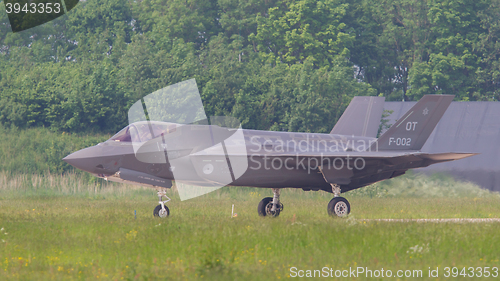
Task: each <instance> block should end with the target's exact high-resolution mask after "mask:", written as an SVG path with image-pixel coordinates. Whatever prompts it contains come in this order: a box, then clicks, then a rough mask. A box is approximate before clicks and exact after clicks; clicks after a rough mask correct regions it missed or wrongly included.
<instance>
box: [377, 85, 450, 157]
mask: <svg viewBox="0 0 500 281" xmlns="http://www.w3.org/2000/svg"><path fill="white" fill-rule="evenodd" d="M454 97H455V96H454V95H426V96H424V97H423V98H421V99H420V101H419V102H417V103H416V104H415V105H414V106H413V107H412V108H411V109H410V110H408V112H406V113H405V115H403V116H402V117H401V118H400V119H399V120H398V121H397V122H396V123H395V124H394V125H392V126H391V127H390V128H389V130H387V131H386V132H385V133H384V134H383V135H382V136H380V138H379V139H378V140H377V142H376V143H374V144H373V145H372V147H371V148H370V150H371V151H376V150H420V149H421V148H422V146H424V144H425V142H426V141H427V139H428V138H429V136H430V134H431V133H432V131H433V130H434V128H435V127H436V125H437V123H438V122H439V120H441V117H443V114H444V113H445V111H446V109H448V106H449V105H450V103H451V101H452V100H453V98H454Z"/></svg>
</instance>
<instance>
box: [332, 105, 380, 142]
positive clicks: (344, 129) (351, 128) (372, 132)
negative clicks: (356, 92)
mask: <svg viewBox="0 0 500 281" xmlns="http://www.w3.org/2000/svg"><path fill="white" fill-rule="evenodd" d="M384 101H385V98H384V97H354V98H353V99H352V100H351V103H349V106H347V108H346V110H345V111H344V113H343V114H342V116H341V117H340V119H339V121H338V122H337V124H335V127H333V129H332V131H331V132H330V134H337V135H348V136H351V135H353V136H361V137H372V138H375V137H377V132H378V128H379V125H380V119H381V118H382V112H383V111H384Z"/></svg>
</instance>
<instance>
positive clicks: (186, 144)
mask: <svg viewBox="0 0 500 281" xmlns="http://www.w3.org/2000/svg"><path fill="white" fill-rule="evenodd" d="M176 89H177V91H178V90H179V89H180V88H176ZM194 92H197V90H196V91H194ZM163 93H165V92H163ZM182 97H183V99H184V100H186V99H185V98H184V96H182ZM453 98H454V96H453V95H427V96H424V97H423V98H422V99H421V100H420V101H419V102H418V103H417V104H416V105H415V106H413V107H412V108H411V109H410V110H409V111H408V112H407V113H406V114H405V115H404V116H403V117H401V118H400V119H399V120H398V121H397V122H396V123H395V124H394V125H392V126H391V127H390V128H389V129H388V130H387V131H386V132H385V133H383V134H382V135H381V136H380V137H379V138H376V135H377V132H378V129H379V124H380V118H381V115H382V111H383V103H384V98H383V97H355V98H354V99H353V100H352V101H351V103H350V104H349V106H348V107H347V109H346V110H345V112H344V113H343V115H342V116H341V118H340V119H339V121H338V122H337V123H336V124H335V127H334V128H333V130H332V131H331V133H330V134H320V133H301V132H276V131H259V130H249V129H242V128H241V126H239V124H238V123H236V124H235V122H234V119H231V118H217V117H211V118H206V117H205V116H204V115H203V114H201V115H200V114H198V115H197V116H198V117H197V118H191V119H189V118H187V119H186V116H190V115H196V114H194V113H192V112H191V113H189V112H188V111H189V110H182V111H179V112H181V113H182V114H183V117H182V120H183V121H182V122H180V121H179V122H167V121H159V120H158V119H162V118H158V119H157V118H152V117H154V115H155V113H154V112H160V111H162V109H163V105H164V104H167V103H163V105H162V103H161V102H158V100H156V101H155V102H151V101H149V102H148V100H147V99H146V100H144V99H143V100H141V101H138V103H137V104H136V105H137V106H136V107H135V109H134V110H138V111H137V112H139V113H140V114H138V115H137V114H135V115H134V114H131V111H132V108H131V111H129V120H130V121H131V122H130V124H129V125H128V126H126V127H125V128H123V129H122V130H121V131H120V132H118V133H117V134H115V135H114V136H112V137H111V138H110V139H109V140H107V141H105V142H103V143H100V144H98V145H96V146H92V147H89V148H85V149H82V150H80V151H77V152H74V153H72V154H70V155H68V156H67V157H65V158H64V159H63V160H64V161H66V162H67V163H69V164H71V165H73V166H74V167H76V168H78V169H81V170H84V171H87V172H89V173H92V174H94V175H95V176H97V177H100V178H104V179H106V180H111V181H117V182H125V183H132V184H139V185H143V186H150V187H153V188H156V189H157V190H158V197H159V205H158V206H156V208H155V209H154V211H153V215H154V216H158V217H162V218H163V217H168V216H169V214H170V210H169V209H168V207H167V206H166V205H165V203H167V202H168V201H170V199H169V198H168V197H167V196H166V191H165V189H166V188H170V187H171V186H172V181H175V183H176V187H177V189H178V191H179V195H180V197H181V200H185V199H189V198H193V197H196V196H199V195H202V194H205V193H207V192H210V191H213V190H215V189H217V188H220V187H222V186H232V187H237V186H251V187H259V188H270V189H272V192H273V197H266V198H264V199H262V201H260V203H259V204H258V208H257V209H258V214H259V215H260V216H272V217H277V216H279V214H280V213H281V212H282V211H283V203H282V202H281V201H280V190H281V189H282V188H301V189H303V190H304V191H320V190H321V191H326V192H330V193H333V199H331V201H330V202H329V204H328V207H327V211H328V214H329V215H330V216H332V217H345V216H347V215H348V214H349V213H350V209H351V207H350V204H349V202H348V201H347V199H345V198H344V197H341V196H340V195H341V193H345V192H348V191H350V190H354V189H357V188H361V187H364V186H367V185H370V184H373V183H375V182H378V181H382V180H386V179H390V178H394V177H398V176H401V175H403V174H405V172H406V171H407V170H409V169H414V168H420V167H427V166H429V165H432V164H436V163H441V162H445V161H452V160H458V159H462V158H465V157H469V156H473V155H475V153H454V152H443V153H434V154H430V153H422V152H420V151H419V150H420V149H421V148H422V146H423V145H424V144H425V142H426V140H427V138H428V137H429V136H430V134H431V133H432V131H433V130H434V128H435V126H436V124H437V123H438V122H439V120H440V119H441V117H442V116H443V114H444V113H445V111H446V109H447V108H448V106H449V105H450V103H451V101H452V100H453ZM178 100H181V99H180V98H178ZM171 103H172V99H170V100H169V101H168V104H171ZM193 103H196V101H195V102H193V100H190V102H189V104H190V105H191V104H193ZM198 103H199V104H201V101H200V100H198ZM143 110H144V111H143ZM163 111H165V110H163ZM167 111H168V112H169V114H171V113H172V112H174V110H167ZM203 113H204V112H203ZM131 116H136V117H137V116H140V118H139V119H137V118H136V119H134V118H132V117H131ZM200 116H201V117H200ZM163 119H164V120H165V118H163ZM195 119H196V120H195ZM134 120H139V121H134ZM169 120H170V119H169ZM176 120H180V119H176ZM193 120H195V121H193ZM132 121H134V122H132ZM163 197H165V198H166V200H163Z"/></svg>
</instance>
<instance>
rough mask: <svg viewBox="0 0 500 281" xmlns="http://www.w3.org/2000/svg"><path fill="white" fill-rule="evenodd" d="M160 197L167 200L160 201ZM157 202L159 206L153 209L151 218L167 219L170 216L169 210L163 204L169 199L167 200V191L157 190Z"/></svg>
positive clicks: (168, 199)
mask: <svg viewBox="0 0 500 281" xmlns="http://www.w3.org/2000/svg"><path fill="white" fill-rule="evenodd" d="M162 197H165V198H167V200H165V201H162ZM158 200H159V201H160V205H158V206H156V208H155V209H154V211H153V216H155V217H160V218H166V217H168V216H169V215H170V210H169V209H168V207H167V206H165V203H167V202H168V201H170V198H168V196H167V191H166V190H165V189H163V190H162V189H160V190H158Z"/></svg>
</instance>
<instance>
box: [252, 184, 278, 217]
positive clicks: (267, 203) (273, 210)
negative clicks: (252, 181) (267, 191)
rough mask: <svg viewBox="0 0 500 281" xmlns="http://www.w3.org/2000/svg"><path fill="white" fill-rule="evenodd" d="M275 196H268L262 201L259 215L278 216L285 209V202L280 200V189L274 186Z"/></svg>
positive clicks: (258, 209) (258, 208)
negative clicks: (282, 202)
mask: <svg viewBox="0 0 500 281" xmlns="http://www.w3.org/2000/svg"><path fill="white" fill-rule="evenodd" d="M272 190H273V194H274V195H273V197H266V198H264V199H262V201H260V203H259V206H258V207H257V211H258V212H259V216H262V217H265V216H271V217H277V216H279V215H280V213H281V212H282V211H283V204H281V202H280V189H279V188H273V189H272Z"/></svg>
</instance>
